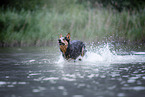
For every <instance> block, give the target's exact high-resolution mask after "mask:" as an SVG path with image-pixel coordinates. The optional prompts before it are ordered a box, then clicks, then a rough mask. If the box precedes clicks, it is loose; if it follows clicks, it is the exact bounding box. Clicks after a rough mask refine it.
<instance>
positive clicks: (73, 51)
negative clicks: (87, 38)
mask: <svg viewBox="0 0 145 97" xmlns="http://www.w3.org/2000/svg"><path fill="white" fill-rule="evenodd" d="M58 43H59V48H60V51H61V52H62V56H63V57H64V58H65V59H66V60H69V59H73V60H74V62H75V60H76V59H77V58H78V57H79V56H81V57H80V58H79V61H81V60H82V57H83V56H84V55H85V53H86V52H87V50H86V49H85V44H84V43H83V42H82V41H80V40H73V41H70V33H68V34H67V35H66V37H62V34H60V36H59V39H58Z"/></svg>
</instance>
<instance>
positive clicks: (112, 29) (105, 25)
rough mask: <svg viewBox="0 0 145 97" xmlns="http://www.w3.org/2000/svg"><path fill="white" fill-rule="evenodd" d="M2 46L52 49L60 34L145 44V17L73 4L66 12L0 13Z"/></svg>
mask: <svg viewBox="0 0 145 97" xmlns="http://www.w3.org/2000/svg"><path fill="white" fill-rule="evenodd" d="M63 10H64V9H63ZM0 25H1V27H0V42H1V46H2V45H3V46H15V45H16V46H18V45H19V46H29V45H36V46H40V45H44V46H46V45H48V44H49V43H50V42H52V41H57V38H58V36H59V34H60V33H62V34H64V35H65V34H67V33H68V32H69V33H71V37H72V39H80V40H84V41H87V42H92V41H94V42H96V41H103V40H115V41H121V42H122V41H127V42H129V41H130V42H142V41H145V38H144V37H145V13H139V12H134V13H130V12H129V11H122V12H121V13H118V12H115V11H113V10H110V9H97V8H96V9H91V8H85V7H84V6H82V5H78V4H72V5H71V6H69V7H68V8H66V9H65V10H64V11H62V12H61V11H58V10H57V9H56V8H54V9H51V10H50V9H47V8H43V9H41V10H35V11H25V10H23V9H22V10H21V11H16V10H14V9H13V10H9V9H7V10H6V11H2V10H0Z"/></svg>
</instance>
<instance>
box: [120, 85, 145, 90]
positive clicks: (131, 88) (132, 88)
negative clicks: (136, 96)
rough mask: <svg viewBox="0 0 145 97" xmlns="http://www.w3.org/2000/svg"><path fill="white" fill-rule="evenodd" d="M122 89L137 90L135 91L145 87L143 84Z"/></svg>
mask: <svg viewBox="0 0 145 97" xmlns="http://www.w3.org/2000/svg"><path fill="white" fill-rule="evenodd" d="M122 90H135V91H143V90H145V87H143V86H135V87H122Z"/></svg>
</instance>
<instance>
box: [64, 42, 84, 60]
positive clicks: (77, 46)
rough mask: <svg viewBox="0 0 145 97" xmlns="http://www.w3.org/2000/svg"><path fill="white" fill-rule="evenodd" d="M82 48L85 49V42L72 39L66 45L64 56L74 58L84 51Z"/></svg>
mask: <svg viewBox="0 0 145 97" xmlns="http://www.w3.org/2000/svg"><path fill="white" fill-rule="evenodd" d="M82 49H84V50H85V44H84V43H83V42H82V41H79V40H73V41H71V42H70V44H69V45H68V48H67V51H66V56H69V57H70V58H73V59H76V58H77V57H78V56H79V55H81V54H82V52H83V53H85V52H84V50H83V51H82Z"/></svg>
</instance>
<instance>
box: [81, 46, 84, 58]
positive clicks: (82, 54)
mask: <svg viewBox="0 0 145 97" xmlns="http://www.w3.org/2000/svg"><path fill="white" fill-rule="evenodd" d="M81 56H82V57H83V56H84V47H82V53H81Z"/></svg>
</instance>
